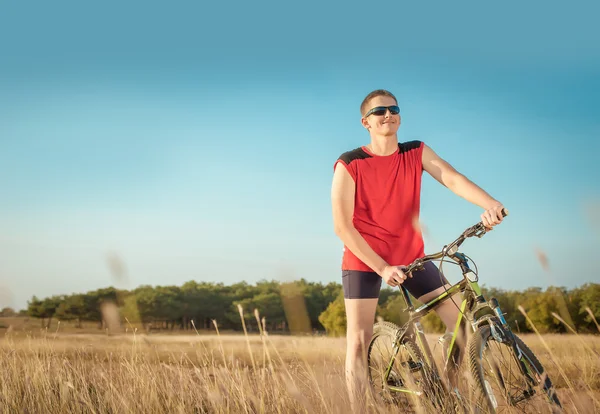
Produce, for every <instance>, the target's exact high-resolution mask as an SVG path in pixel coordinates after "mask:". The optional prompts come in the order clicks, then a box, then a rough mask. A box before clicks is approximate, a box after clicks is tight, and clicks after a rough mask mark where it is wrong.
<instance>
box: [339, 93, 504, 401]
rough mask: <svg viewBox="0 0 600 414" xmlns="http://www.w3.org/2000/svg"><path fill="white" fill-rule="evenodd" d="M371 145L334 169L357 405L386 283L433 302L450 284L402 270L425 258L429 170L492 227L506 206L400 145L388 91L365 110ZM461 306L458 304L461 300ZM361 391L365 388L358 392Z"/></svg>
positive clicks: (449, 322)
mask: <svg viewBox="0 0 600 414" xmlns="http://www.w3.org/2000/svg"><path fill="white" fill-rule="evenodd" d="M360 111H361V115H362V118H361V122H362V125H363V127H364V128H366V129H367V131H368V132H369V135H370V136H371V142H370V143H369V144H368V145H366V146H361V147H359V148H356V149H354V150H352V151H348V152H345V153H344V154H342V155H341V156H340V157H339V158H338V160H337V161H336V162H335V165H334V174H333V184H332V193H331V198H332V210H333V223H334V228H335V233H336V234H337V235H338V237H339V238H340V239H341V240H342V242H343V243H344V254H343V258H342V282H343V283H342V284H343V288H344V298H345V307H346V319H347V331H346V339H347V350H346V351H347V352H346V379H347V383H348V387H349V392H350V397H351V400H352V401H353V400H354V395H355V393H356V392H360V393H361V394H362V392H363V391H364V388H362V387H363V385H364V384H366V383H365V380H366V373H367V370H366V360H365V359H364V358H363V357H364V355H365V354H366V346H368V344H369V342H370V340H371V336H372V334H373V323H374V320H375V311H376V307H377V300H378V297H379V290H380V288H381V283H382V281H384V282H385V283H387V284H388V285H389V286H392V287H396V286H399V285H400V284H404V286H405V287H406V288H407V289H408V291H409V292H410V293H411V294H412V295H413V296H414V297H416V298H417V299H419V300H420V301H422V302H426V301H428V300H430V299H431V298H433V297H435V296H437V295H439V294H440V293H441V292H443V291H444V285H445V288H449V287H450V285H449V284H448V283H447V281H445V280H444V281H442V278H441V277H440V273H439V271H438V269H437V267H436V266H435V265H433V264H432V263H429V266H426V268H425V270H424V271H421V272H415V273H413V277H412V278H410V279H408V280H407V276H406V275H405V274H404V273H403V272H402V270H401V267H402V266H405V265H408V264H409V263H411V262H412V261H414V260H415V259H417V258H419V257H422V256H424V255H425V253H424V243H423V238H422V235H421V232H420V230H419V228H418V226H415V223H418V218H419V209H420V190H421V176H422V171H423V170H424V171H427V172H428V173H429V174H431V176H432V177H433V178H435V179H436V180H437V181H439V182H440V183H441V184H442V185H444V186H446V187H447V188H449V189H450V190H451V191H452V192H454V193H455V194H457V195H459V196H461V197H463V198H464V199H466V200H467V201H469V202H471V203H473V204H475V205H477V206H479V207H481V208H482V209H483V210H484V212H483V214H481V220H482V221H483V223H484V224H485V225H486V227H488V228H490V229H491V228H492V227H493V226H495V225H497V224H499V223H500V222H501V221H502V213H501V212H502V209H503V205H502V203H500V202H499V201H497V200H495V199H494V198H492V197H491V196H490V195H489V194H487V193H486V192H485V191H484V190H482V189H481V188H479V187H478V186H477V185H475V184H474V183H473V182H471V181H470V180H469V179H468V178H466V177H465V176H464V175H462V174H460V173H459V172H457V171H456V170H455V169H454V168H453V167H452V166H451V165H450V164H448V163H447V162H446V161H444V160H443V159H441V158H440V157H439V156H438V155H437V154H436V153H435V152H434V151H433V150H432V149H431V148H429V147H428V146H427V145H425V144H424V143H423V142H420V141H412V142H405V143H399V142H398V137H397V132H398V128H399V127H400V113H399V112H400V110H399V108H398V101H397V99H396V97H395V96H394V95H393V94H392V93H390V92H388V91H386V90H376V91H373V92H371V93H370V94H369V95H367V97H366V98H365V99H364V101H363V102H362V104H361V106H360ZM455 303H456V302H455ZM455 303H452V302H450V301H446V302H444V303H443V304H441V305H440V306H439V307H438V308H437V310H436V311H437V313H438V315H439V316H440V318H441V320H442V321H443V323H444V324H445V325H446V331H447V332H451V331H453V330H454V326H455V324H456V320H457V318H458V308H457V306H456V305H455ZM357 387H360V391H359V389H357Z"/></svg>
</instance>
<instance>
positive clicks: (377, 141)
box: [367, 135, 398, 155]
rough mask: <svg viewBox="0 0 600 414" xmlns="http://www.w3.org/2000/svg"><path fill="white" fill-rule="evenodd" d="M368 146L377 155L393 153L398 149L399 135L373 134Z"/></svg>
mask: <svg viewBox="0 0 600 414" xmlns="http://www.w3.org/2000/svg"><path fill="white" fill-rule="evenodd" d="M367 148H368V149H369V151H371V152H372V153H373V154H375V155H391V154H393V153H394V152H396V151H398V136H397V135H393V136H371V143H370V144H369V145H367Z"/></svg>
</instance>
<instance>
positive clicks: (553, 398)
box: [367, 210, 562, 413]
mask: <svg viewBox="0 0 600 414" xmlns="http://www.w3.org/2000/svg"><path fill="white" fill-rule="evenodd" d="M502 214H503V216H505V217H506V215H507V214H508V212H507V211H506V210H504V211H503V212H502ZM486 232H487V230H486V228H485V226H484V225H483V223H482V222H479V223H478V224H476V225H474V226H471V227H469V228H467V229H466V230H465V231H464V232H463V233H462V234H461V235H460V236H459V237H458V238H457V239H456V240H454V241H453V242H452V243H450V244H448V245H446V246H444V247H443V249H442V250H441V251H440V252H438V253H435V254H431V255H426V256H424V257H422V258H419V259H417V260H415V261H414V262H413V263H411V264H410V265H408V266H406V267H405V269H404V272H405V274H407V275H409V274H410V273H411V272H413V271H415V270H417V269H421V268H422V267H423V265H424V264H425V263H426V262H429V261H434V260H436V261H437V260H440V271H441V266H442V264H443V263H445V262H448V263H453V264H456V265H458V266H460V268H461V271H462V275H463V278H462V280H461V281H460V282H458V283H456V284H455V285H453V286H451V287H450V288H448V289H447V290H446V291H445V292H443V293H442V294H440V295H439V296H437V297H436V298H434V299H432V300H430V301H429V302H427V303H425V304H424V305H422V306H421V307H419V308H418V309H414V306H413V304H412V301H411V299H410V297H409V294H408V291H407V290H406V288H405V287H404V286H403V285H400V291H401V293H402V296H403V298H404V302H405V304H406V309H404V312H407V313H408V321H407V322H406V323H405V324H404V325H403V326H401V327H400V326H398V325H396V324H394V323H391V322H377V323H375V325H374V328H373V336H372V339H371V341H370V343H369V347H368V353H367V362H368V377H369V381H370V383H371V385H372V387H373V389H374V390H376V391H378V394H379V395H380V396H382V397H383V398H384V399H387V400H390V399H391V400H392V401H393V402H398V400H399V399H401V398H400V397H401V396H407V397H412V398H413V402H416V403H419V401H420V400H419V397H423V396H425V397H428V398H429V400H430V402H431V403H432V404H433V408H435V409H436V410H438V411H439V410H443V411H446V410H447V409H449V408H450V411H455V410H458V411H461V410H465V409H467V408H468V407H466V402H465V401H464V399H463V398H461V397H460V394H459V393H458V392H457V390H454V391H452V390H451V386H450V385H449V380H450V378H449V375H450V374H451V373H452V372H453V370H456V369H457V367H456V366H454V365H453V364H455V362H454V361H455V358H456V356H457V352H459V350H458V346H456V340H457V338H458V336H459V334H460V333H461V332H460V331H461V329H462V330H463V331H466V322H464V321H465V320H466V321H468V322H470V325H471V328H472V336H471V337H470V338H469V340H468V343H467V344H466V347H465V350H467V349H468V353H467V354H465V355H464V356H465V358H466V357H467V356H468V361H469V369H470V373H471V375H472V378H473V380H474V387H473V394H474V395H473V396H474V398H473V399H472V400H471V404H473V405H474V406H473V407H472V408H473V409H474V410H475V411H476V412H492V413H496V412H499V411H502V409H503V408H508V409H510V408H509V407H514V408H516V409H518V410H519V412H526V408H527V406H526V405H525V404H527V403H528V402H529V403H538V404H540V403H543V404H544V405H545V404H550V405H551V406H553V407H554V408H557V409H559V410H560V409H561V408H562V407H561V403H560V401H559V398H558V396H557V394H556V391H555V390H554V387H553V385H552V381H551V380H550V378H549V377H548V375H547V373H546V372H545V370H544V367H543V366H542V364H541V363H540V362H539V360H538V359H537V357H536V356H535V354H534V353H533V352H532V351H531V350H530V349H529V348H528V347H527V345H525V343H523V341H522V340H521V339H520V338H519V337H518V336H517V335H515V334H514V333H513V332H512V330H511V328H510V326H509V325H508V323H507V322H506V320H505V318H504V314H503V313H502V310H501V309H500V306H499V304H498V301H497V300H496V298H491V299H490V300H489V301H486V299H485V298H484V297H483V295H482V292H481V288H480V287H479V284H478V280H479V277H478V275H477V266H476V265H475V271H473V270H472V269H471V267H470V266H469V260H470V258H469V257H468V256H466V255H465V254H463V253H460V252H459V251H458V249H459V247H460V246H461V245H462V243H463V242H464V241H465V240H466V239H467V238H470V237H478V238H481V237H483V235H485V233H486ZM446 258H448V259H451V261H450V260H445V259H446ZM456 293H461V294H462V302H461V304H460V308H459V310H460V312H459V318H458V321H457V323H456V327H455V329H454V331H453V332H452V336H451V339H450V343H449V346H448V349H447V351H445V352H444V355H443V360H444V364H443V371H442V372H443V373H444V377H442V376H441V375H440V370H439V369H438V366H437V364H436V362H435V361H434V358H433V353H432V352H431V349H430V347H429V345H428V343H427V340H426V337H425V334H424V332H423V328H422V325H421V323H420V319H421V318H422V317H424V316H425V315H427V314H428V313H429V312H431V311H432V310H434V309H435V308H436V307H437V306H438V305H440V304H441V303H443V302H445V301H446V300H448V299H450V298H451V297H452V296H453V295H454V294H456ZM463 333H465V332H463ZM381 342H383V345H389V346H391V353H390V355H388V356H383V355H382V353H377V352H376V351H375V346H376V345H378V344H379V343H381ZM496 348H497V349H498V350H500V351H501V352H500V353H501V354H504V355H505V358H504V363H502V361H498V360H497V359H496V358H494V356H493V355H489V353H490V352H491V351H493V350H496ZM379 350H380V349H379ZM402 355H404V356H405V358H404V359H403V358H402ZM377 362H380V363H382V366H381V367H377V366H374V364H375V363H377ZM507 365H510V367H509V369H508V371H507V370H506V369H504V368H507ZM454 372H455V371H454ZM511 374H512V375H511ZM378 375H379V377H378ZM378 378H379V379H378ZM511 380H514V381H512V382H511ZM511 384H512V385H511ZM493 385H495V386H496V387H493ZM540 391H541V392H540ZM542 395H543V397H544V398H543V399H542V400H545V401H543V402H540V401H539V399H538V398H537V397H539V396H542ZM457 401H458V403H457ZM409 403H410V401H409ZM546 410H547V408H546Z"/></svg>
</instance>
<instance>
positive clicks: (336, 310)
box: [26, 279, 600, 335]
mask: <svg viewBox="0 0 600 414" xmlns="http://www.w3.org/2000/svg"><path fill="white" fill-rule="evenodd" d="M482 290H483V294H484V296H485V297H486V298H487V299H489V298H491V297H492V296H493V297H496V298H497V299H498V301H499V303H500V306H501V308H502V310H503V312H504V313H505V318H506V320H507V321H508V323H509V324H510V325H511V327H512V328H513V329H514V330H515V331H518V332H532V330H533V329H532V326H531V323H532V324H533V325H534V326H535V328H536V329H537V330H538V331H539V332H542V333H562V332H568V331H570V329H569V327H571V328H572V329H574V330H576V331H577V332H582V333H598V332H600V326H598V322H597V321H598V320H599V319H600V284H597V283H588V284H585V285H582V286H580V287H577V288H574V289H566V288H564V287H549V288H547V289H541V288H536V287H532V288H529V289H526V290H524V291H515V290H503V289H498V288H487V287H485V286H484V287H483V289H482ZM412 299H413V301H414V304H416V305H419V302H418V301H417V300H416V299H415V298H412ZM106 304H112V305H113V309H116V311H115V314H116V317H117V318H118V319H119V321H120V323H121V324H122V325H124V326H126V325H127V324H142V325H143V326H144V327H145V329H148V330H151V329H159V330H176V329H177V330H192V329H197V330H201V329H215V328H216V327H218V329H220V330H235V331H237V330H242V328H243V325H242V323H241V316H240V315H241V314H240V309H241V311H242V314H243V317H244V323H245V325H246V328H247V329H248V330H250V331H252V330H257V329H258V322H257V319H256V316H257V315H256V314H255V309H256V310H258V317H259V321H260V323H261V325H262V327H264V328H265V329H266V330H267V331H270V332H286V333H290V332H291V333H314V332H326V333H327V334H329V335H344V333H345V329H346V318H345V311H344V298H343V292H342V286H341V285H340V284H339V283H334V282H331V283H328V284H323V283H318V282H308V281H306V280H304V279H301V280H299V281H295V282H287V283H280V282H277V281H264V280H263V281H260V282H258V283H256V284H255V285H251V284H248V283H246V282H240V283H236V284H232V285H224V284H223V283H206V282H201V283H198V282H195V281H189V282H187V283H185V284H183V285H182V286H155V287H153V286H149V285H143V286H140V287H138V288H136V289H134V290H120V289H116V288H114V287H108V288H103V289H98V290H95V291H90V292H87V293H81V294H71V295H59V296H52V297H48V298H45V299H38V298H37V297H35V296H34V297H33V298H32V299H31V300H30V301H29V302H28V307H27V310H26V313H27V315H28V316H30V317H34V318H39V319H40V320H41V323H42V326H43V327H49V326H50V324H51V323H52V321H53V320H55V319H57V320H61V321H71V322H73V323H74V324H75V326H81V323H82V322H84V321H86V322H96V323H98V327H99V328H104V327H105V326H106V323H107V317H108V316H107V314H106V312H105V311H104V309H105V308H104V305H106ZM519 306H521V307H522V308H523V309H524V310H525V311H526V313H527V316H528V317H529V320H530V322H531V323H530V322H528V321H527V320H526V318H525V315H523V313H522V312H521V311H520V310H519ZM404 307H405V304H404V300H403V298H402V296H401V295H400V292H399V290H398V289H393V290H392V289H390V288H387V287H386V288H383V289H382V291H381V294H380V297H379V301H378V306H377V317H378V318H383V319H384V320H387V321H391V322H395V323H397V324H402V323H404V322H405V321H406V315H405V314H404V313H403V312H402V310H403V309H404ZM559 318H560V319H559ZM561 319H562V321H561ZM213 321H214V322H213ZM215 322H216V324H217V326H216V327H215ZM422 323H423V325H424V327H425V329H426V330H427V331H429V332H442V331H443V329H444V327H443V325H442V323H441V321H440V319H439V318H438V317H437V315H436V314H435V313H431V314H430V315H427V316H426V317H425V318H423V320H422ZM565 325H568V326H569V327H567V326H565Z"/></svg>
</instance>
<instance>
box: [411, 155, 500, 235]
mask: <svg viewBox="0 0 600 414" xmlns="http://www.w3.org/2000/svg"><path fill="white" fill-rule="evenodd" d="M422 161H423V169H424V170H425V171H427V172H428V173H429V174H430V175H431V176H432V177H433V178H435V179H436V180H437V181H438V182H439V183H440V184H442V185H444V186H446V187H447V188H448V189H450V190H451V191H452V192H453V193H455V194H456V195H458V196H460V197H462V198H464V199H465V200H467V201H469V202H470V203H473V204H475V205H477V206H479V207H481V208H482V209H484V210H485V212H484V213H483V214H482V215H481V219H482V220H483V223H484V224H485V225H486V226H488V227H489V228H491V227H492V226H493V225H495V224H498V223H500V222H501V221H502V209H503V208H504V206H503V205H502V203H500V202H499V201H498V200H496V199H494V198H493V197H492V196H491V195H489V194H488V193H486V192H485V191H484V190H483V189H482V188H480V187H479V186H478V185H477V184H475V183H474V182H472V181H471V180H469V179H468V178H467V177H465V176H464V175H462V174H461V173H459V172H458V171H456V170H455V169H454V167H452V166H451V165H450V164H449V163H448V162H446V161H445V160H443V159H442V158H440V157H439V156H438V155H437V154H436V153H435V152H434V151H433V150H432V149H431V148H429V147H428V146H427V145H425V144H423V156H422Z"/></svg>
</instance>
